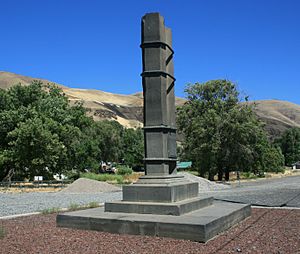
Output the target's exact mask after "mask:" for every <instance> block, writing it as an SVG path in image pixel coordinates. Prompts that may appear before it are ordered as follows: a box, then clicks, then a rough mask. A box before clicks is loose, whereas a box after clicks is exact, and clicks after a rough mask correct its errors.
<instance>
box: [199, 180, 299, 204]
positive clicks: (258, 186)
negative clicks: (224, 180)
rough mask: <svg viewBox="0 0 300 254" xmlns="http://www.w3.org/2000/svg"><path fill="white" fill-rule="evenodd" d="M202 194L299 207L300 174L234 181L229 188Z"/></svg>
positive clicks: (218, 197)
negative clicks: (243, 181) (242, 181)
mask: <svg viewBox="0 0 300 254" xmlns="http://www.w3.org/2000/svg"><path fill="white" fill-rule="evenodd" d="M200 195H201V193H200ZM202 195H204V196H213V197H214V198H215V199H219V200H224V201H231V202H238V203H246V204H251V205H256V206H266V207H299V208H300V176H290V177H283V178H275V179H260V180H257V181H254V182H246V183H240V184H238V183H235V184H234V185H233V186H232V188H230V189H226V190H221V191H214V192H204V193H202Z"/></svg>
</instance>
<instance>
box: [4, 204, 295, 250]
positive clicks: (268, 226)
mask: <svg viewBox="0 0 300 254" xmlns="http://www.w3.org/2000/svg"><path fill="white" fill-rule="evenodd" d="M55 218H56V215H55V214H51V215H36V216H28V217H21V218H15V219H10V220H2V221H0V226H1V227H2V228H4V229H5V231H6V236H5V238H4V239H2V240H0V253H1V254H2V253H3V254H4V253H6V254H8V253H10V254H18V253H28V254H30V253H41V254H46V253H75V254H76V253H87V254H92V253H106V254H109V253H131V254H133V253H141V254H142V253H147V254H148V253H155V254H160V253H164V254H168V253H172V254H176V253H180V254H184V253H203V254H205V253H239V252H242V253H251V254H256V253H268V254H269V253H277V254H280V253H287V254H293V253H294V254H295V253H300V238H299V235H300V219H299V218H300V210H286V209H285V210H283V209H282V210H276V209H252V216H251V217H250V218H249V219H246V220H245V221H243V222H241V223H239V224H238V225H237V226H235V227H232V228H231V229H230V230H228V231H226V232H225V233H223V234H221V235H219V236H217V237H215V238H214V239H212V240H211V241H209V242H207V243H206V244H203V243H197V242H191V241H185V240H175V239H170V238H159V237H147V236H133V235H114V234H109V233H103V232H94V231H84V230H75V229H64V228H56V224H55Z"/></svg>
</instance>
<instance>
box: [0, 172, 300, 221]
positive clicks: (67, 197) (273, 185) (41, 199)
mask: <svg viewBox="0 0 300 254" xmlns="http://www.w3.org/2000/svg"><path fill="white" fill-rule="evenodd" d="M199 195H200V196H213V197H214V198H215V199H218V200H224V201H229V202H238V203H247V204H251V205H256V206H266V207H298V208H300V176H292V177H284V178H277V179H263V180H258V181H255V182H247V183H241V184H240V185H239V184H238V183H236V184H233V185H232V188H229V189H225V190H218V191H210V192H200V194H199ZM120 199H122V193H121V192H108V193H99V194H66V193H61V192H57V193H49V192H48V193H44V192H41V193H16V194H11V193H0V217H2V216H7V215H14V214H23V213H31V212H38V211H42V210H44V209H48V208H54V207H58V208H67V207H69V206H70V205H71V204H80V205H83V204H88V203H90V202H98V203H104V202H106V201H111V200H120Z"/></svg>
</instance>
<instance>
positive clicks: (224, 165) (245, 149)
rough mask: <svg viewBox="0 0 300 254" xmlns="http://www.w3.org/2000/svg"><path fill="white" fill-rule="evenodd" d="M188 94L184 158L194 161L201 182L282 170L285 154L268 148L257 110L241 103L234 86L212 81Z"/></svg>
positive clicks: (181, 124)
mask: <svg viewBox="0 0 300 254" xmlns="http://www.w3.org/2000/svg"><path fill="white" fill-rule="evenodd" d="M185 92H186V93H187V99H188V101H187V102H186V103H185V104H184V105H183V106H182V107H181V108H179V109H178V118H177V122H178V128H179V130H180V131H181V132H182V133H183V134H184V136H185V140H184V142H183V149H182V154H181V156H183V157H184V158H186V159H189V160H192V161H193V165H194V166H195V167H196V168H197V169H198V170H199V173H200V175H201V176H204V175H205V174H208V177H209V179H210V180H213V179H214V176H215V175H216V174H217V173H218V175H219V179H221V178H222V176H223V174H224V173H225V174H226V178H227V179H228V177H229V172H230V171H236V170H244V171H247V170H253V171H266V170H268V169H269V168H270V167H273V168H272V170H279V169H280V167H281V165H282V161H283V159H282V158H283V157H282V154H281V152H280V150H278V149H276V148H274V147H272V145H271V144H270V143H269V141H268V139H267V135H266V133H265V131H264V130H263V125H262V123H261V122H260V121H259V120H258V118H257V117H256V115H255V114H254V112H253V109H252V107H253V106H251V105H250V104H248V103H240V101H241V99H240V98H239V96H240V94H239V92H238V90H237V88H236V85H235V84H234V83H232V82H230V81H228V80H212V81H208V82H206V83H203V84H201V83H196V84H192V85H188V86H187V88H186V89H185ZM245 99H246V100H247V97H246V98H245ZM271 158H272V159H276V160H275V161H274V160H272V159H271ZM270 161H272V163H271V164H270ZM270 169H271V168H270Z"/></svg>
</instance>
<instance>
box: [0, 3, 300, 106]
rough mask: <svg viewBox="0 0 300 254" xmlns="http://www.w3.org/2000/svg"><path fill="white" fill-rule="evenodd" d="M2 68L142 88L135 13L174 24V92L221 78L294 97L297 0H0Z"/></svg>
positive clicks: (299, 22)
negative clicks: (157, 15) (151, 14)
mask: <svg viewBox="0 0 300 254" xmlns="http://www.w3.org/2000/svg"><path fill="white" fill-rule="evenodd" d="M0 9H1V15H0V24H1V36H0V70H2V71H9V72H15V73H18V74H22V75H27V76H31V77H40V78H45V79H49V80H52V81H55V82H58V83H61V84H64V85H67V86H70V87H79V88H94V89H99V90H103V91H107V92H113V93H121V94H131V93H135V92H138V91H141V90H142V87H141V77H140V73H141V69H142V64H141V63H142V62H141V49H140V47H139V45H140V37H141V35H140V22H141V21H140V20H141V17H142V16H143V15H144V14H145V13H148V12H160V13H161V15H163V16H164V17H165V23H166V25H167V26H168V27H170V28H171V29H172V31H173V48H174V50H175V56H174V64H175V77H176V78H177V82H176V87H175V90H176V95H177V96H181V97H183V96H184V87H185V85H186V84H187V83H194V82H204V81H207V80H211V79H219V78H226V79H230V80H232V81H234V82H236V83H237V84H238V86H239V89H240V90H241V91H243V92H244V93H245V94H247V95H249V96H250V99H255V100H256V99H281V100H288V101H291V102H294V103H298V104H300V1H299V0H293V1H292V0H103V1H102V0H0Z"/></svg>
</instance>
